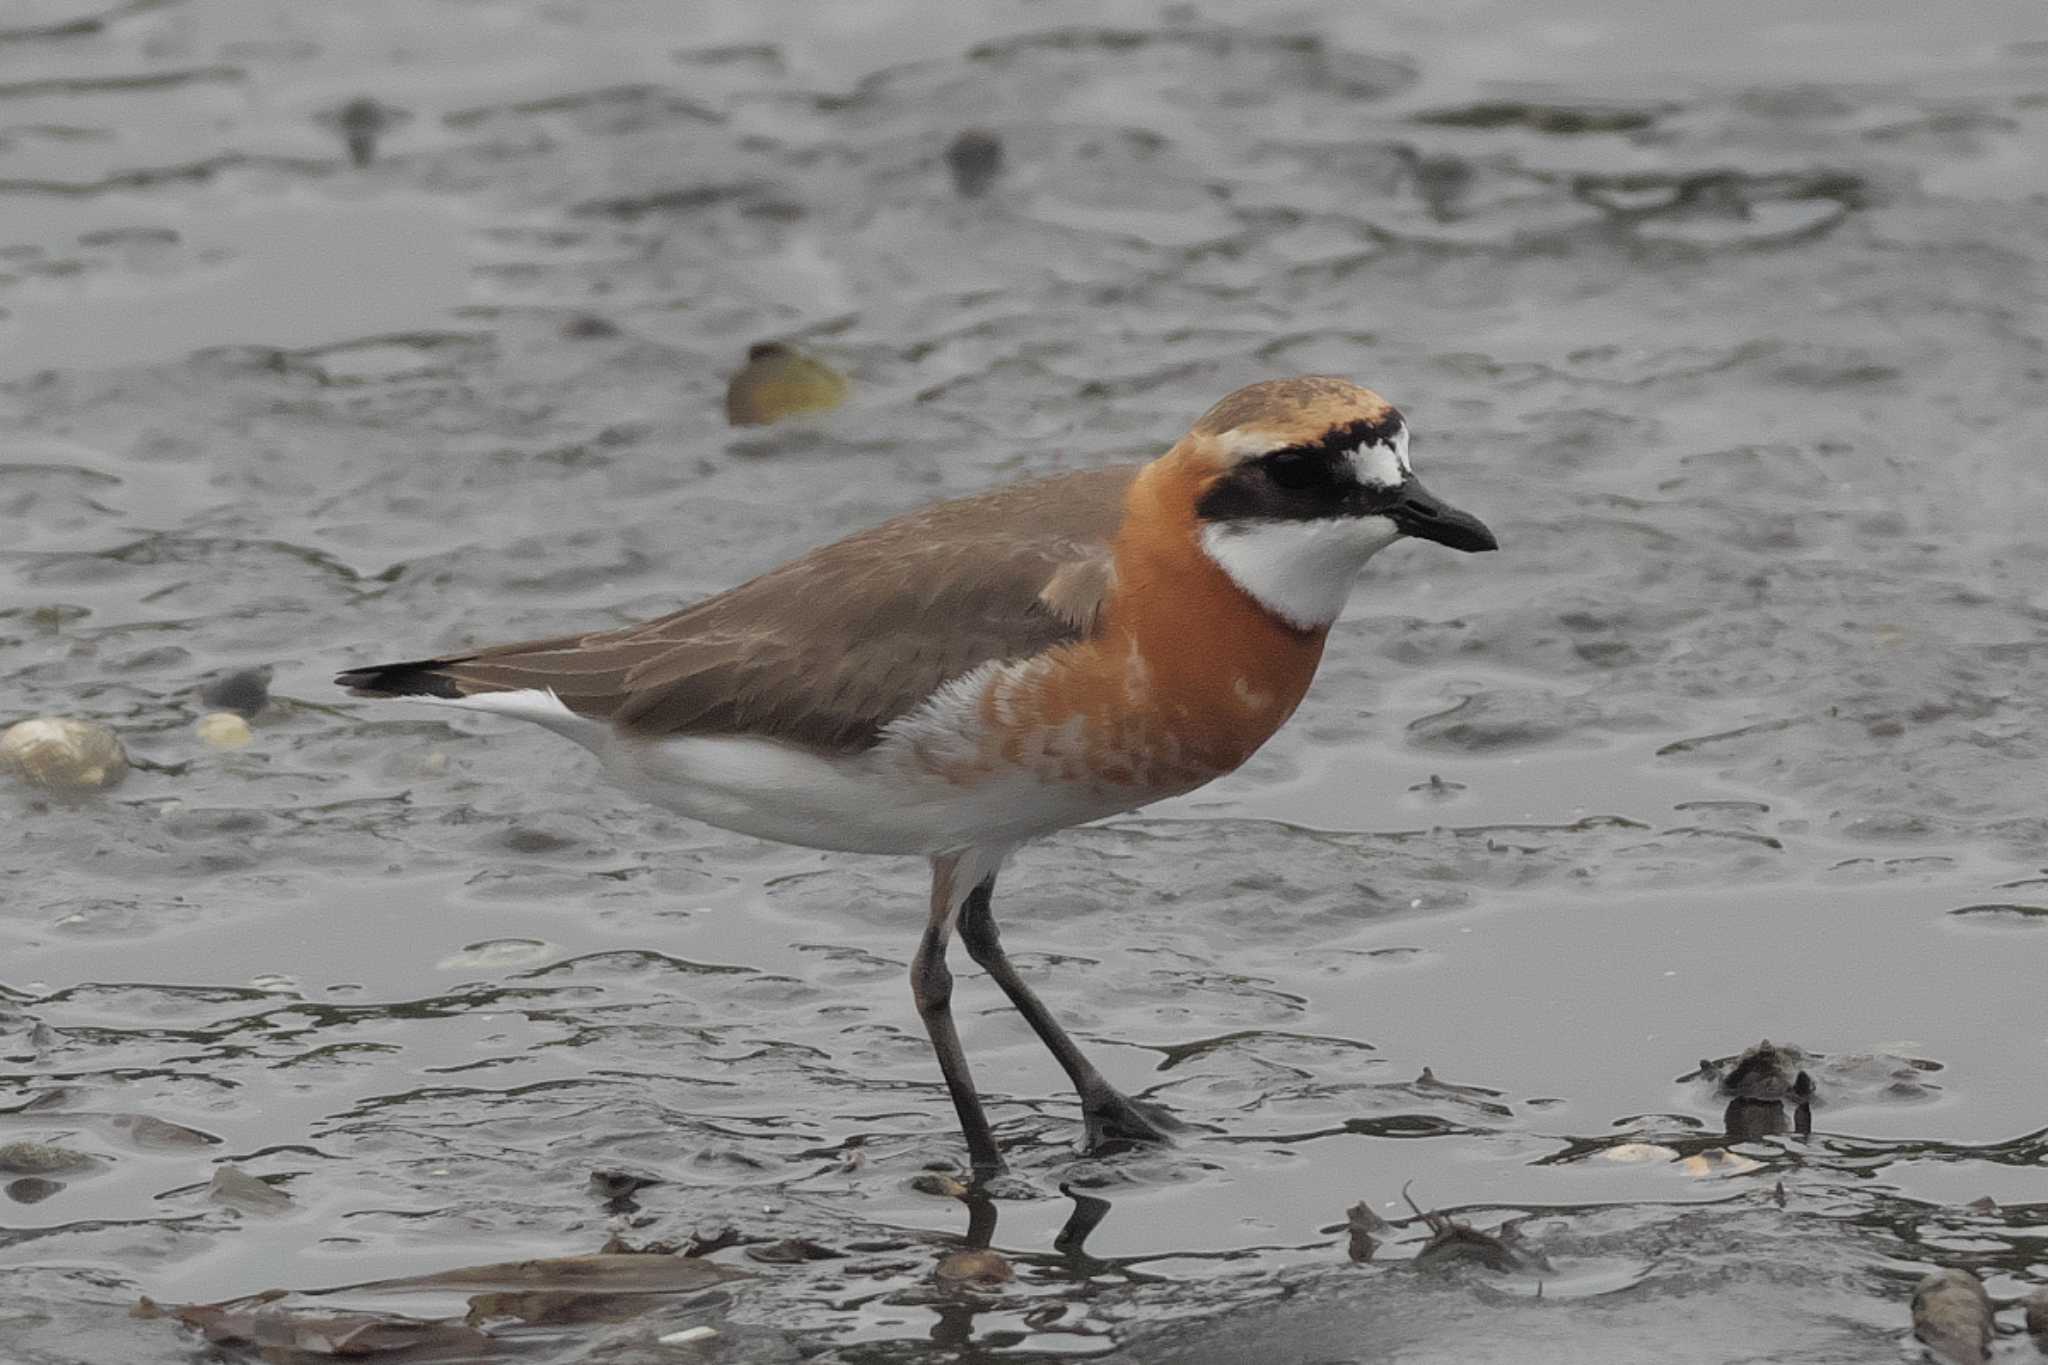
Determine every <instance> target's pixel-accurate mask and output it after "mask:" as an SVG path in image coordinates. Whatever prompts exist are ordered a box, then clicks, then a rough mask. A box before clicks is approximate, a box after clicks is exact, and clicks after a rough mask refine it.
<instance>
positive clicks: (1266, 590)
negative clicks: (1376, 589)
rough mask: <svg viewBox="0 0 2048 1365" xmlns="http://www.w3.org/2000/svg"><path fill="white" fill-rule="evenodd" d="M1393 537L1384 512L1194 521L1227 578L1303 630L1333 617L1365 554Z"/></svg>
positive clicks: (1395, 532)
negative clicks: (1203, 523) (1376, 514)
mask: <svg viewBox="0 0 2048 1365" xmlns="http://www.w3.org/2000/svg"><path fill="white" fill-rule="evenodd" d="M1400 538H1401V532H1400V531H1399V530H1398V529H1396V528H1395V526H1394V523H1393V522H1391V521H1389V520H1388V519H1387V518H1385V517H1323V518H1320V519H1318V520H1315V521H1236V522H1214V523H1211V524H1210V525H1208V526H1205V527H1203V528H1202V548H1203V549H1204V550H1206V551H1208V553H1209V558H1211V559H1213V560H1215V561H1216V562H1217V564H1219V565H1221V566H1222V568H1223V572H1225V573H1227V574H1229V575H1230V578H1231V581H1232V582H1234V583H1236V584H1237V586H1238V587H1240V588H1243V589H1244V590H1245V591H1246V592H1248V593H1250V594H1251V595H1252V596H1253V597H1254V598H1256V599H1257V600H1258V602H1259V604H1260V605H1261V606H1263V607H1265V609H1266V610H1267V611H1270V612H1272V613H1273V614H1274V615H1275V616H1277V617H1279V618H1280V619H1281V620H1283V621H1286V622H1287V623H1289V624H1290V625H1294V626H1298V627H1300V628H1301V629H1303V630H1315V629H1317V628H1319V627H1322V626H1327V625H1330V624H1331V623H1332V622H1334V621H1335V620H1336V619H1337V617H1338V616H1339V615H1340V614H1341V613H1342V612H1343V610H1344V602H1345V599H1346V598H1348V597H1350V595H1351V584H1352V582H1353V581H1354V580H1355V579H1357V577H1358V571H1359V570H1360V569H1362V568H1364V567H1365V561H1366V560H1368V559H1371V558H1372V557H1373V556H1374V555H1375V554H1378V553H1379V552H1380V551H1381V550H1384V549H1385V548H1386V547H1387V546H1389V545H1391V544H1393V543H1394V542H1395V541H1397V540H1399V539H1400Z"/></svg>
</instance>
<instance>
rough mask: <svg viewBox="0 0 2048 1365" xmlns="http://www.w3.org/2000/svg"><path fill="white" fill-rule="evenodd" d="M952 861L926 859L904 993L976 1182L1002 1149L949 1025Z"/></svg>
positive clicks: (990, 1172)
mask: <svg viewBox="0 0 2048 1365" xmlns="http://www.w3.org/2000/svg"><path fill="white" fill-rule="evenodd" d="M956 871H957V860H956V859H953V858H935V859H933V860H932V912H931V918H930V920H929V921H927V922H926V924H925V927H924V937H923V938H921V939H920V940H918V944H917V956H916V957H915V958H913V959H912V960H911V963H910V994H911V997H912V998H913V999H915V1000H916V1001H917V1013H918V1017H919V1018H921V1019H923V1020H924V1030H925V1032H926V1033H928V1034H930V1035H931V1040H932V1051H933V1052H936V1053H937V1054H938V1056H939V1070H940V1071H941V1072H943V1073H944V1075H945V1077H946V1089H947V1091H948V1092H949V1093H950V1094H951V1095H952V1096H953V1108H954V1110H955V1111H956V1112H958V1114H959V1115H960V1132H961V1135H962V1136H964V1137H965V1138H966V1139H967V1160H968V1164H969V1166H970V1167H971V1168H972V1169H973V1172H974V1178H975V1179H976V1180H978V1181H983V1180H990V1179H993V1178H994V1177H996V1176H999V1175H1001V1174H1002V1173H1003V1157H1002V1153H1000V1152H998V1151H997V1150H996V1135H995V1133H994V1132H993V1131H992V1130H991V1129H990V1128H989V1126H988V1115H987V1114H985V1113H983V1112H982V1109H981V1096H980V1095H979V1094H977V1093H976V1092H975V1089H974V1077H973V1076H972V1075H970V1074H969V1073H968V1070H967V1053H966V1051H965V1050H964V1049H963V1048H962V1047H961V1046H960V1031H959V1030H958V1029H957V1028H955V1027H954V1026H953V972H952V969H951V968H949V967H947V966H946V944H947V941H948V940H949V939H950V938H951V937H952V933H953V917H954V913H955V910H956V909H957V907H958V905H959V901H958V899H957V898H956V895H955V892H954V885H953V883H954V873H955V872H956Z"/></svg>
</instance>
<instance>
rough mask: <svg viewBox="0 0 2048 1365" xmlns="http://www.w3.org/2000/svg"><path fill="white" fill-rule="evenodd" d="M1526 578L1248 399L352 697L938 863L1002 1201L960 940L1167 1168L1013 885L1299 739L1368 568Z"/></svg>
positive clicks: (1143, 1109)
mask: <svg viewBox="0 0 2048 1365" xmlns="http://www.w3.org/2000/svg"><path fill="white" fill-rule="evenodd" d="M1404 536H1413V537H1417V538H1420V539H1423V540H1433V541H1436V542H1438V543H1439V544H1443V545H1447V546H1450V547H1451V548H1453V549H1457V550H1465V551H1475V550H1491V549H1494V548H1496V544H1495V541H1494V538H1493V533H1492V532H1490V531H1489V530H1487V528H1486V526H1485V525H1484V524H1483V523H1481V522H1480V521H1479V520H1478V519H1477V518H1476V517H1473V516H1471V515H1469V514H1467V513H1465V512H1461V511H1459V510H1457V509H1456V508H1454V507H1451V506H1450V505H1448V504H1446V503H1444V502H1442V501H1440V500H1439V499H1437V498H1436V497H1434V496H1432V495H1431V494H1430V493H1429V492H1428V491H1427V490H1425V489H1424V488H1423V486H1422V485H1421V484H1420V483H1419V482H1417V481H1416V478H1415V475H1414V473H1413V471H1412V470H1411V468H1410V466H1409V460H1408V426H1407V422H1406V421H1405V420H1404V419H1403V417H1402V416H1401V414H1400V413H1399V412H1398V411H1396V410H1395V409H1394V407H1393V406H1392V405H1391V404H1389V403H1388V402H1387V401H1386V400H1385V399H1383V398H1381V397H1380V396H1379V395H1378V394H1375V393H1373V392H1371V391H1370V390H1367V389H1363V388H1360V387H1358V386H1357V385H1355V384H1352V383H1350V382H1348V381H1346V380H1343V379H1335V378H1328V377H1321V376H1312V377H1307V378H1298V379H1280V380H1272V381H1268V382H1266V383H1262V384H1253V385H1250V386H1249V387H1247V388H1242V389H1239V390H1238V391H1236V392H1235V393H1232V394H1231V395H1229V396H1228V397H1226V398H1224V399H1223V400H1222V401H1221V402H1219V403H1217V404H1216V405H1215V406H1214V407H1212V408H1210V409H1209V411H1208V412H1206V413H1204V414H1203V415H1202V416H1201V417H1200V418H1199V419H1198V420H1197V421H1196V422H1195V424H1194V426H1193V427H1192V428H1191V429H1190V430H1189V431H1188V432H1187V434H1186V435H1184V436H1182V437H1181V438H1180V439H1179V440H1178V441H1176V442H1175V443H1174V445H1173V446H1172V448H1171V449H1169V450H1167V451H1166V453H1165V454H1163V455H1161V456H1159V457H1158V458H1157V459H1155V460H1153V461H1151V462H1150V463H1149V464H1145V465H1142V466H1127V467H1116V468H1104V469H1095V470H1088V471H1084V472H1079V473H1069V474H1056V475H1053V476H1052V477H1050V478H1044V479H1039V480H1036V481H1034V482H1029V483H1019V484H1013V485H1010V486H1008V487H1004V488H998V489H995V490H993V491H991V492H986V493H981V494H978V495H975V496H971V497H965V498H959V499H956V500H954V501H951V502H942V503H939V504H937V505H935V506H930V507H926V508H924V509H922V510H920V511H914V512H910V513H908V514H906V515H903V516H900V517H897V518H895V519H894V520H892V521H887V522H884V523H883V524H882V525H880V526H877V527H875V528H873V529H872V530H868V531H863V532H860V533H859V534H857V535H853V536H849V537H848V538H846V539H845V540H841V541H838V542H836V543H835V544H831V545H827V546H825V547H823V548H821V549H817V550H813V551H812V552H811V553H809V554H807V555H804V556H803V557H802V558H800V559H796V560H793V561H791V562H790V563H788V564H785V565H783V566H782V567H781V568H779V569H774V570H771V571H769V572H768V573H765V574H763V575H761V576H760V577H759V578H755V579H753V580H751V581H749V582H746V583H743V584H741V585H740V586H739V587H736V588H733V589H730V590H729V591H726V592H723V593H720V594H718V595H717V596H714V597H711V598H707V599H705V600H704V601H701V602H698V603H697V604H695V605H694V606H689V607H685V608H683V609H682V610H680V611H677V612H675V613H673V614H671V615H668V616H664V617H661V618H659V619H658V620H653V621H648V622H646V623H644V624H641V625H635V626H627V627H625V628H623V629H614V630H601V631H594V632H590V633H586V634H580V635H564V636H559V637H556V638H553V639H546V640H533V641H527V642H524V643H520V644H509V645H497V646H494V647H491V648H487V649H478V650H472V651H469V652H466V653H461V654H451V655H447V656H445V657H443V658H438V659H421V660H415V661H412V662H408V663H394V664H377V665H373V666H371V667H367V668H352V669H349V670H348V671H346V672H344V673H342V674H341V675H340V676H339V677H338V678H337V679H336V681H337V682H339V683H340V684H341V685H343V686H345V687H347V688H348V689H349V690H350V691H351V692H354V693H355V694H357V695H359V696H371V697H405V698H412V699H416V700H419V701H425V702H433V703H437V704H440V705H445V706H458V707H464V708H467V709H469V710H473V711H482V712H487V713H494V714H498V715H505V716H515V717H518V718H520V719H523V720H529V721H535V722H538V723H539V724H541V725H544V726H546V727H547V728H548V729H550V730H553V731H555V732H556V733H558V734H561V735H564V736H566V737H568V738H569V739H572V740H575V741H576V742H577V743H579V744H581V745H583V746H584V747H585V748H587V749H589V750H590V751H591V752H592V753H594V754H595V755H596V756H597V758H598V760H599V761H600V763H602V765H603V767H604V769H605V770H606V772H607V773H608V774H609V775H610V776H611V777H612V778H613V779H614V780H616V781H617V782H618V783H620V784H621V785H623V786H624V787H626V788H627V789H628V790H630V791H632V792H634V793H635V794H637V795H639V796H641V797H644V798H646V799H647V800H650V801H652V802H654V803H656V804H658V805H661V806H664V807H666V808H668V809H670V810H674V811H678V812H680V813H682V814H683V815H686V816H689V817H692V818H694V819H697V820H702V821H704V822H706V823H707V824H712V825H717V826H719V827H721V828H724V829H730V830H736V831H739V832H741V833H744V834H750V835H756V836H759V837H761V838H764V839H775V840H780V841H782V842H784V843H791V844H803V845H808V846H810V847H814V848H825V849H842V850H847V851H850V852H855V853H888V854H917V855H921V856H924V857H926V858H929V859H930V860H931V869H932V890H931V905H930V912H929V916H928V918H927V919H926V922H925V928H924V934H923V937H922V938H921V940H920V941H919V943H918V947H917V953H916V956H915V958H914V959H913V961H912V964H911V970H910V983H911V992H912V996H913V998H914V999H915V1001H916V1004H917V1012H918V1014H919V1016H920V1017H921V1018H922V1019H923V1021H924V1026H925V1029H926V1031H927V1032H928V1033H929V1035H930V1037H931V1043H932V1048H933V1051H934V1052H936V1053H937V1055H938V1061H939V1067H940V1070H941V1071H942V1072H943V1073H944V1076H945V1081H946V1087H947V1090H948V1091H949V1092H950V1094H951V1097H952V1101H953V1106H954V1108H955V1110H956V1111H957V1112H958V1114H959V1118H960V1127H961V1131H962V1133H963V1134H964V1136H965V1137H966V1140H967V1151H968V1157H969V1161H970V1163H971V1166H972V1169H973V1172H974V1174H975V1176H976V1177H977V1178H978V1179H983V1180H986V1179H988V1178H991V1177H993V1176H995V1175H997V1174H999V1173H1001V1172H1002V1170H1003V1159H1002V1154H1001V1152H1000V1151H999V1150H998V1147H997V1144H996V1140H995V1135H994V1133H993V1132H992V1131H991V1129H990V1127H989V1122H988V1119H987V1117H986V1115H985V1114H984V1113H983V1111H982V1106H981V1100H980V1098H979V1096H978V1094H977V1092H976V1090H975V1088H974V1082H973V1080H972V1078H971V1076H970V1075H969V1072H968V1067H967V1058H966V1056H965V1054H964V1053H963V1052H962V1050H961V1046H960V1036H959V1033H958V1031H957V1030H956V1029H955V1028H954V1024H953V1017H952V1012H951V1004H952V994H953V978H952V973H951V971H950V969H949V968H948V967H947V965H946V950H947V946H948V943H949V941H950V940H951V938H952V936H953V933H954V932H955V930H956V929H957V930H958V932H959V935H960V938H961V941H962V942H963V943H965V945H966V947H967V952H968V955H969V956H970V957H971V958H972V959H973V960H974V961H975V962H976V963H977V964H979V965H980V966H981V967H982V968H984V969H985V970H986V971H987V972H988V974H989V975H990V976H992V977H994V978H995V981H996V984H997V985H998V986H1000V987H1001V988H1002V990H1003V992H1004V994H1006V995H1007V996H1008V997H1009V998H1010V1001H1011V1003H1012V1004H1014V1005H1015V1006H1016V1008H1017V1009H1018V1011H1019V1012H1020V1013H1021V1014H1022V1015H1023V1016H1024V1018H1025V1020H1026V1021H1027V1022H1028V1023H1029V1024H1030V1025H1031V1028H1032V1030H1033V1031H1034V1032H1036V1033H1037V1034H1038V1036H1039V1038H1040V1039H1041V1040H1042V1041H1043V1042H1044V1043H1045V1045H1046V1047H1047V1048H1049V1049H1050V1050H1051V1052H1052V1054H1053V1056H1054V1057H1055V1058H1056V1059H1057V1060H1058V1062H1059V1064H1060V1066H1061V1067H1062V1068H1063V1069H1064V1070H1065V1072H1066V1074H1067V1077H1068V1079H1069V1080H1070V1081H1072V1083H1073V1085H1074V1088H1075V1090H1076V1091H1077V1092H1078V1093H1079V1095H1080V1099H1081V1108H1082V1114H1083V1116H1084V1119H1085V1123H1086V1146H1087V1148H1088V1149H1089V1150H1091V1151H1092V1150H1099V1149H1102V1148H1105V1147H1110V1146H1115V1145H1121V1144H1125V1143H1132V1142H1146V1141H1163V1140H1166V1138H1167V1135H1168V1132H1169V1131H1170V1129H1171V1128H1172V1127H1173V1126H1175V1125H1174V1124H1173V1121H1172V1120H1171V1118H1170V1117H1169V1116H1168V1115H1167V1114H1166V1113H1165V1112H1164V1111H1163V1110H1161V1109H1159V1108H1158V1107H1156V1106H1154V1105H1151V1104H1147V1103H1143V1102H1140V1101H1135V1100H1132V1099H1130V1098H1129V1097H1127V1096H1125V1095H1123V1094H1122V1093H1120V1092H1119V1091H1117V1090H1116V1089H1115V1088H1114V1087H1112V1086H1111V1085H1110V1084H1109V1082H1108V1081H1107V1080H1105V1079H1104V1078H1103V1076H1102V1073H1101V1072H1099V1071H1098V1070H1096V1068H1095V1066H1094V1064H1093V1063H1091V1062H1090V1061H1089V1060H1088V1058H1087V1057H1086V1056H1085V1055H1083V1053H1082V1052H1081V1050H1080V1048H1078V1047H1077V1046H1075V1044H1074V1042H1073V1040H1072V1039H1071V1038H1069V1037H1068V1036H1067V1034H1066V1032H1065V1030H1063V1029H1062V1028H1061V1027H1060V1025H1059V1023H1058V1022H1057V1021H1056V1020H1055V1019H1054V1018H1053V1016H1052V1014H1051V1013H1050V1012H1049V1011H1048V1010H1047V1009H1046V1007H1045V1006H1044V1004H1043V1003H1041V1002H1040V1000H1039V999H1038V997H1037V995H1036V994H1034V993H1033V992H1032V990H1031V988H1030V986H1029V985H1027V984H1026V983H1025V981H1024V979H1023V977H1022V976H1020V975H1019V974H1018V972H1017V969H1016V968H1015V967H1014V966H1013V965H1012V964H1011V962H1010V960H1009V958H1008V957H1007V956H1005V954H1004V952H1003V946H1002V941H1001V939H1000V938H999V936H998V934H997V930H996V922H995V918H994V915H993V912H992V909H991V897H992V896H993V894H994V891H995V880H996V872H997V869H998V868H999V867H1000V866H1001V865H1002V863H1003V860H1004V859H1005V858H1006V857H1008V856H1009V854H1010V853H1011V852H1012V851H1013V850H1014V849H1015V848H1017V846H1018V845H1020V844H1022V843H1024V842H1025V841H1027V840H1029V839H1033V838H1037V837H1039V836H1041V835H1045V834H1049V833H1051V832H1053V831H1054V830H1059V829H1064V828H1066V827H1067V826H1070V825H1078V824H1082V823H1084V822H1086V821H1090V820H1096V819H1100V818H1102V817H1104V816H1109V815H1115V814H1118V813H1121V812H1124V811H1130V810H1135V809H1137V808H1138V807H1140V806H1144V805H1147V804H1149V803H1151V802H1154V801H1158V800H1161V799H1162V798H1165V797H1169V796H1176V795H1179V794H1180V793H1183V792H1187V791H1191V790H1193V789H1194V788H1196V787H1199V786H1201V785H1202V784H1203V783H1205V782H1209V781H1211V780H1212V779H1214V778H1217V777H1220V776H1222V775H1223V774H1225V773H1228V772H1230V771H1231V770H1233V769H1235V768H1236V767H1237V766H1238V765H1239V764H1241V763H1243V762H1244V761H1245V760H1246V759H1247V758H1249V757H1250V756H1251V755H1252V753H1253V752H1254V751H1255V750H1257V749H1258V747H1259V746H1260V745H1261V744H1263V743H1265V742H1266V740H1267V739H1268V738H1269V737H1270V736H1271V735H1272V734H1273V732H1274V731H1276V730H1278V729H1279V728H1280V726H1281V725H1282V724H1283V723H1284V722H1285V721H1286V720H1287V718H1288V717H1289V716H1290V715H1292V714H1293V713H1294V709H1295V707H1296V706H1297V705H1298V704H1299V703H1300V701H1301V699H1302V696H1303V694H1304V693H1305V692H1306V691H1307V690H1308V685H1309V681H1310V679H1311V678H1313V677H1314V675H1315V671H1316V665H1317V664H1318V662H1320V660H1321V658H1322V654H1323V644H1324V641H1325V639H1326V638H1327V636H1328V634H1329V631H1330V627H1331V626H1332V625H1333V624H1335V622H1336V620H1337V617H1338V615H1339V614H1340V613H1341V612H1342V611H1343V608H1344V603H1345V600H1346V598H1347V596H1348V594H1349V593H1350V591H1351V587H1352V584H1353V582H1354V580H1355V579H1356V578H1357V577H1358V572H1359V569H1360V568H1361V567H1362V566H1363V565H1364V564H1365V562H1366V560H1368V559H1370V558H1371V557H1372V556H1373V555H1374V554H1376V553H1378V552H1379V551H1381V550H1383V549H1385V548H1386V547H1387V546H1389V545H1391V544H1393V543H1394V542H1395V541H1397V540H1399V539H1401V538H1403V537H1404Z"/></svg>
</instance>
